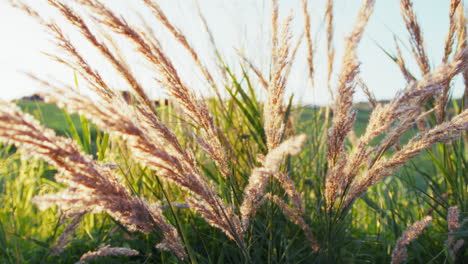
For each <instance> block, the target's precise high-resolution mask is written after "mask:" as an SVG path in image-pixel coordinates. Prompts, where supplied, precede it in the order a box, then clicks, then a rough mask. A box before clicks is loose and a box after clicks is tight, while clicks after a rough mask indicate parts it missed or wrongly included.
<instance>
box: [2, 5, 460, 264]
mask: <svg viewBox="0 0 468 264" xmlns="http://www.w3.org/2000/svg"><path fill="white" fill-rule="evenodd" d="M10 2H11V4H12V5H13V6H16V7H18V8H20V9H22V10H23V11H25V12H26V13H27V14H28V15H30V16H32V17H33V18H35V19H36V20H37V22H38V23H40V24H41V25H43V26H44V28H45V29H46V30H47V31H48V32H49V33H51V36H52V37H53V38H54V41H55V42H56V43H57V46H58V47H59V48H60V49H61V50H62V53H61V54H57V55H50V56H51V58H52V59H54V60H56V61H58V62H60V63H63V64H64V65H65V66H67V67H70V68H71V69H73V70H74V71H75V72H76V74H77V75H79V76H80V78H81V79H82V80H84V83H83V84H81V85H82V86H85V87H86V88H89V89H90V90H91V91H92V92H93V93H94V95H93V96H92V97H91V96H89V95H85V94H83V93H80V92H79V91H77V90H76V89H75V88H74V87H73V85H67V84H57V83H54V82H52V81H48V80H44V79H42V78H41V77H38V76H34V75H31V76H30V77H31V78H34V79H35V80H37V81H38V83H39V84H41V85H43V86H44V87H46V88H47V91H46V92H44V93H43V96H44V97H45V98H46V100H47V102H49V103H55V104H57V105H58V106H59V107H61V108H64V109H65V111H66V112H64V113H63V114H64V116H65V119H66V121H67V124H68V130H67V131H69V132H68V135H66V134H67V133H65V135H64V134H61V135H57V134H56V133H55V132H54V131H53V130H51V129H50V128H46V127H44V126H43V125H42V124H40V122H38V121H37V120H36V119H35V118H34V117H33V116H31V115H29V114H26V113H23V112H22V111H21V110H20V109H19V108H17V107H15V106H14V105H12V104H11V103H5V102H3V103H2V104H1V106H0V140H1V141H2V142H4V143H5V144H12V145H14V146H15V147H12V145H5V146H4V147H3V148H2V155H3V157H2V159H1V161H2V163H4V164H3V166H2V168H8V169H7V170H5V171H4V172H2V175H5V176H4V177H3V178H2V179H3V181H2V186H5V187H4V189H3V190H2V194H3V197H2V202H4V203H5V204H6V205H8V206H5V207H4V209H3V210H4V212H3V214H2V217H1V219H2V222H1V223H2V225H1V226H0V246H1V248H0V249H1V250H2V251H1V255H0V256H1V258H2V260H4V261H5V262H10V263H14V262H24V261H27V259H32V262H52V261H56V260H61V261H64V262H68V261H71V260H72V259H73V260H74V261H78V260H80V261H82V262H86V261H89V260H91V259H95V258H98V257H102V261H103V262H105V261H106V258H112V259H113V261H116V260H117V259H119V260H121V261H134V262H144V263H146V262H164V263H166V262H168V263H169V262H170V263H173V262H184V261H185V262H191V263H215V262H216V263H218V262H219V263H224V262H229V263H240V262H242V263H263V262H267V263H302V262H304V263H315V262H317V263H339V262H350V263H361V262H371V263H375V262H390V261H391V262H392V263H402V262H404V261H406V260H408V261H414V262H421V263H423V262H424V263H427V262H441V261H448V262H456V261H459V262H460V263H461V262H462V261H463V259H464V257H466V254H467V253H466V252H467V251H466V243H464V242H463V241H464V240H463V237H466V231H464V230H466V221H463V220H462V219H460V218H461V216H460V215H463V214H464V213H465V212H466V211H467V210H468V208H467V201H466V195H467V189H466V186H467V184H466V183H467V178H466V175H468V174H467V173H466V154H467V153H466V147H465V144H466V139H464V138H463V135H465V134H466V131H467V130H468V110H466V105H461V106H459V105H457V104H456V101H453V106H452V105H448V104H449V101H450V100H449V98H450V96H449V93H450V87H451V83H452V80H453V79H454V78H455V77H456V76H463V77H464V78H465V85H466V72H467V71H468V49H467V48H466V18H464V13H463V10H464V9H463V8H464V7H463V2H462V1H456V0H453V1H451V9H450V10H451V12H450V17H451V19H450V28H449V30H448V36H447V41H446V47H445V51H444V52H445V56H444V59H443V61H442V63H441V64H440V65H439V66H437V67H435V68H432V66H430V63H429V58H428V57H427V51H425V45H424V40H423V35H422V29H421V27H420V26H419V24H418V22H417V18H416V15H415V12H414V10H413V7H412V3H411V1H409V0H402V1H401V7H402V16H403V19H404V21H405V23H406V25H407V29H408V32H409V34H410V44H411V50H412V52H413V55H414V59H415V60H416V61H417V64H418V66H419V68H420V71H421V73H422V74H421V76H422V77H421V78H420V79H419V80H417V79H416V78H415V77H414V75H413V74H412V73H411V71H410V69H408V68H407V66H406V64H405V60H404V59H403V57H402V55H401V52H399V48H398V47H397V52H398V54H397V55H396V56H391V58H392V59H394V61H395V62H396V63H397V65H398V67H399V68H400V69H401V71H402V73H403V75H404V77H405V78H406V80H407V81H408V84H407V86H406V87H403V88H402V90H401V91H400V92H399V93H398V94H397V95H396V96H395V98H393V99H392V100H390V102H388V103H379V102H377V101H376V100H374V99H372V97H371V96H369V97H370V100H371V106H372V109H371V111H370V112H369V117H368V120H367V124H366V128H365V130H364V131H363V133H362V134H360V135H359V137H358V136H356V133H355V131H354V127H355V126H356V120H357V117H358V115H360V113H358V112H357V111H356V109H354V106H353V95H354V93H355V91H356V88H357V86H358V84H360V83H362V82H361V81H360V79H359V74H360V61H359V58H358V54H357V48H358V46H359V43H360V40H361V39H362V36H363V34H364V31H365V28H366V25H367V22H368V20H369V19H370V17H371V15H372V12H373V9H374V5H375V1H374V0H364V1H363V2H362V6H361V9H360V10H359V12H358V14H357V16H356V21H355V24H354V27H353V29H352V31H351V32H350V33H349V34H348V35H347V37H346V38H345V42H344V48H343V49H344V54H343V57H342V60H341V65H340V69H339V70H338V71H337V70H336V69H335V68H336V67H335V65H334V64H333V58H334V46H333V39H334V38H335V37H336V36H334V33H333V23H334V21H333V1H332V0H329V1H328V2H327V8H326V12H325V14H324V20H325V21H326V30H327V57H328V60H329V61H328V64H327V67H326V71H328V74H327V75H328V81H327V85H328V89H329V90H330V91H332V90H333V98H334V103H333V105H332V106H331V107H330V108H329V107H326V108H317V109H311V108H307V107H301V106H295V105H293V104H292V98H287V97H286V96H285V90H286V89H287V87H288V77H289V75H290V72H291V68H292V65H293V63H294V60H295V58H296V57H297V52H298V51H299V49H298V47H299V44H300V43H301V40H302V36H294V35H293V34H292V31H291V21H292V19H293V15H292V14H291V15H290V16H288V17H286V18H285V19H284V20H283V21H280V19H279V8H278V2H277V1H276V0H273V1H272V5H271V6H272V10H271V13H272V16H271V17H272V19H271V27H272V38H271V44H272V45H271V47H272V50H271V58H270V64H271V67H270V72H269V74H268V75H264V74H263V71H262V70H261V69H259V68H257V67H256V66H255V65H254V64H253V63H252V62H251V61H250V60H249V59H248V58H246V57H245V56H244V55H243V54H241V58H240V60H241V61H243V62H245V64H246V65H245V67H242V71H241V73H240V74H238V73H236V71H234V70H233V68H232V67H231V66H230V65H227V64H226V63H225V62H224V61H225V60H224V59H223V57H222V54H219V51H217V48H216V47H215V45H214V47H213V49H214V50H215V53H216V54H217V56H218V59H219V61H218V65H219V69H218V70H220V71H221V75H222V76H224V79H223V80H216V79H215V78H214V77H213V76H214V72H212V71H211V70H210V69H208V68H207V67H206V66H205V63H206V62H204V61H203V58H202V57H201V56H200V55H199V54H198V53H197V51H196V50H195V49H194V47H192V46H191V44H190V42H189V40H188V38H189V36H186V35H185V34H184V33H183V32H182V31H180V30H179V29H178V28H177V27H176V26H175V25H174V24H173V23H172V22H171V21H169V19H168V18H167V16H166V15H165V13H164V11H163V10H162V9H161V8H160V6H159V5H158V3H157V2H156V1H150V0H148V1H147V0H144V1H142V4H143V5H144V6H145V7H146V8H148V9H149V10H151V12H152V14H153V15H154V18H155V19H156V20H157V21H159V22H160V23H161V24H162V25H163V26H164V27H166V28H167V29H168V31H169V32H170V33H171V34H172V36H173V37H174V38H175V40H177V41H178V43H179V44H180V46H181V48H183V49H185V50H186V51H187V52H188V54H189V57H188V58H187V59H188V60H192V61H193V62H194V63H195V65H196V67H197V68H198V70H199V71H200V72H201V73H202V76H203V77H204V79H205V81H206V85H207V87H210V88H211V89H212V90H213V91H214V92H215V94H216V95H217V97H216V98H215V99H208V100H207V99H205V98H203V97H202V96H200V95H199V94H197V93H196V92H195V91H194V90H193V88H192V87H191V86H190V82H189V80H185V79H184V78H185V77H186V76H185V75H184V72H181V71H180V70H179V69H177V68H176V66H175V65H174V64H173V62H172V60H171V58H170V57H169V56H168V54H167V53H166V52H165V51H164V49H163V47H162V46H161V45H160V43H159V36H157V35H154V34H152V33H151V32H150V30H149V29H148V28H147V26H146V25H148V24H150V23H149V22H147V23H145V25H143V26H139V25H134V24H130V23H128V22H127V21H126V20H125V19H124V18H123V17H122V16H120V15H119V14H116V13H115V12H114V11H113V10H112V9H110V8H109V7H108V6H107V5H106V4H105V3H104V2H101V1H98V0H73V1H70V2H66V1H60V0H48V1H45V2H46V3H47V4H48V5H49V6H50V7H52V8H54V9H55V10H56V11H57V12H58V14H60V15H61V16H62V17H63V18H64V20H65V21H67V22H68V24H69V26H72V27H73V28H74V29H75V30H76V31H77V32H78V33H80V34H81V36H82V39H83V40H86V41H87V42H88V43H89V44H90V45H91V46H92V47H94V48H95V49H96V51H97V52H98V53H99V54H100V55H101V56H102V58H103V59H104V60H106V61H107V62H108V64H109V65H110V66H112V67H113V68H114V70H115V76H116V77H118V78H121V79H122V80H124V81H125V85H126V87H125V88H127V89H128V90H129V91H130V92H131V93H132V95H133V97H134V98H135V100H134V101H130V102H129V101H127V100H125V98H123V96H122V95H121V93H119V92H118V91H117V90H115V89H114V88H113V87H112V86H111V85H110V80H107V79H106V78H104V77H103V75H102V74H101V73H100V69H97V68H96V67H95V66H94V65H91V64H90V63H89V62H88V59H87V58H86V55H85V54H82V53H80V51H79V49H78V48H77V47H76V46H75V43H74V42H72V41H71V40H70V39H69V38H68V37H67V34H66V33H65V30H64V26H62V25H59V24H56V23H55V22H53V21H50V20H48V19H47V18H45V17H43V16H42V15H41V14H39V13H38V12H36V11H35V10H33V9H32V8H31V7H29V6H28V5H27V4H25V3H23V2H22V1H14V0H10ZM460 10H461V11H460ZM200 14H201V13H200ZM302 15H303V19H304V21H305V23H304V27H305V28H304V30H305V38H306V45H307V49H306V51H307V56H306V57H307V62H308V71H309V74H308V76H306V78H307V79H309V80H310V84H311V86H313V85H314V84H315V81H314V79H315V72H316V71H317V68H318V65H315V62H314V56H315V55H316V54H315V52H316V48H315V43H314V42H313V40H312V38H311V24H310V15H309V10H308V3H307V1H303V2H302ZM89 17H91V18H92V19H93V20H94V22H95V23H98V24H99V25H100V29H99V30H96V29H95V28H93V26H92V25H93V24H92V23H89ZM201 17H202V20H203V21H205V22H204V23H205V27H206V30H207V32H208V33H209V34H211V31H210V29H209V25H210V24H209V23H207V22H206V20H205V19H204V18H203V16H202V15H201ZM113 34H114V35H113ZM115 34H117V35H119V36H120V37H122V38H123V40H125V41H128V43H129V44H131V45H133V47H134V48H135V52H134V55H135V56H139V57H141V58H143V59H145V60H146V62H147V63H148V65H149V66H150V67H151V70H152V71H153V73H154V75H155V79H156V82H158V83H159V84H160V85H161V86H162V87H164V88H165V89H167V91H168V92H169V94H170V96H171V104H170V105H169V106H167V107H155V104H154V103H153V102H152V101H151V98H149V96H148V94H147V93H146V88H145V86H144V85H143V84H142V83H140V81H139V79H138V77H137V75H136V74H134V68H133V67H134V65H130V64H129V62H128V61H126V59H125V57H124V55H123V54H122V52H121V51H120V50H118V49H117V46H116V45H114V42H116V41H117V40H116V39H112V36H115ZM213 44H214V42H213ZM387 53H388V52H387ZM388 54H390V53H388ZM332 74H336V75H337V76H338V80H337V83H336V84H333V83H332V80H331V76H332ZM266 76H268V78H267V77H266ZM257 79H258V82H257V81H256V80H257ZM75 85H76V84H75ZM257 85H258V86H261V88H257V87H256V86H257ZM221 88H224V89H225V90H226V91H227V94H228V95H229V97H228V98H223V97H222V96H221V92H220V89H221ZM261 89H263V90H265V91H266V100H265V101H260V100H258V98H259V94H258V91H259V90H261ZM368 94H369V95H370V94H371V93H370V92H368ZM464 96H465V97H466V93H465V95H464ZM447 105H448V106H447ZM73 113H78V114H79V115H78V116H72V115H70V114H73ZM74 118H75V119H74ZM77 119H79V122H77ZM174 121H177V122H174ZM89 122H92V123H93V124H94V125H91V124H90V123H89ZM415 127H417V128H418V129H419V132H418V133H417V134H416V135H415ZM94 129H96V131H95V132H92V131H93V130H94ZM421 152H424V153H425V154H424V155H423V156H422V157H421V158H416V156H417V154H419V153H421ZM26 156H28V157H33V159H27V160H26V159H25V157H26ZM425 159H426V160H425ZM427 159H429V160H427ZM41 160H42V161H41ZM43 161H45V162H46V163H47V164H49V165H50V166H52V167H51V168H49V167H48V166H49V165H46V163H44V162H43ZM416 162H417V163H418V165H416V166H414V167H411V166H405V164H410V163H416ZM419 164H424V165H425V166H426V165H427V166H434V168H430V167H428V168H427V169H426V168H424V169H423V168H422V167H421V166H420V165H419ZM10 167H11V169H9V168H10ZM402 167H403V168H402ZM51 175H54V180H53V179H52V178H51ZM415 190H416V191H417V192H418V193H420V194H422V195H418V194H415V193H414V191H415ZM32 202H34V204H35V205H36V206H37V207H35V206H33V205H32ZM421 207H422V208H421ZM449 207H450V208H451V209H450V210H449ZM38 208H39V209H45V211H40V212H39V211H37V209H38ZM460 211H461V213H460ZM28 219H32V220H28ZM4 220H7V221H6V222H5V221H4ZM54 221H55V222H54ZM51 222H54V224H53V225H52V224H47V223H51ZM39 223H42V225H44V226H45V227H44V228H49V229H50V231H47V230H46V231H45V230H44V229H42V228H43V227H42V225H40V224H39ZM431 223H432V224H431ZM425 229H429V230H428V231H427V232H424V230H425ZM405 230H406V231H405ZM400 236H401V237H400ZM399 237H400V238H399ZM465 240H466V239H465ZM121 255H127V256H126V257H125V256H124V257H121ZM80 256H81V257H80ZM112 256H114V257H112ZM117 256H120V257H117Z"/></svg>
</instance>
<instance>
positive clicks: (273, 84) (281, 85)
mask: <svg viewBox="0 0 468 264" xmlns="http://www.w3.org/2000/svg"><path fill="white" fill-rule="evenodd" d="M291 20H292V16H291V15H290V16H288V17H287V18H286V20H285V22H284V23H283V26H282V29H281V33H280V36H279V40H278V41H279V42H278V45H274V47H275V48H276V49H275V50H273V51H272V53H273V54H274V55H273V58H274V60H273V61H274V62H275V63H274V64H273V66H272V67H273V68H272V73H271V79H270V82H269V83H268V94H267V99H266V103H265V105H264V108H263V113H264V120H265V121H264V128H265V134H266V137H267V147H268V149H269V150H272V149H274V148H275V147H277V146H278V145H279V144H280V143H281V141H282V139H283V136H284V131H285V124H284V121H285V120H284V117H283V103H284V102H283V100H284V98H283V97H284V90H285V88H286V82H287V77H288V74H289V70H288V69H289V67H288V65H290V63H292V62H291V53H290V40H291V37H292V36H291V32H290V23H291Z"/></svg>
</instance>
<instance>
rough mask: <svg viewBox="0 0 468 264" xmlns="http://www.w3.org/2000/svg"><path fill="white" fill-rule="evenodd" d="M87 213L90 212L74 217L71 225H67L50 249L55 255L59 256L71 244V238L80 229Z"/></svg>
mask: <svg viewBox="0 0 468 264" xmlns="http://www.w3.org/2000/svg"><path fill="white" fill-rule="evenodd" d="M87 213H88V212H87V211H85V212H83V213H81V214H78V215H77V216H75V217H73V220H72V221H71V222H70V224H68V225H67V227H66V228H65V230H63V232H62V234H60V236H59V237H58V238H57V240H55V243H54V244H53V245H52V246H51V247H50V249H51V251H52V254H53V255H59V254H60V253H62V252H63V251H64V250H65V248H66V247H67V246H68V245H69V244H70V242H71V240H72V239H71V236H72V235H73V233H75V231H76V229H77V228H78V225H79V224H80V223H81V220H83V217H84V215H85V214H87Z"/></svg>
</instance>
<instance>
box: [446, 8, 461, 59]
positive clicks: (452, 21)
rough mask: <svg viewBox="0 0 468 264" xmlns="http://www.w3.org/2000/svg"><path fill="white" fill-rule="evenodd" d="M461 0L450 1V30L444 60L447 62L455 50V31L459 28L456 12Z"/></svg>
mask: <svg viewBox="0 0 468 264" xmlns="http://www.w3.org/2000/svg"><path fill="white" fill-rule="evenodd" d="M460 3H461V0H451V1H450V10H449V30H448V32H447V37H446V38H445V47H444V57H443V59H442V62H444V63H446V62H447V61H448V59H449V56H450V55H451V54H452V51H453V44H454V40H455V32H456V30H457V26H458V25H457V21H456V20H457V15H456V14H455V13H456V11H457V9H458V7H459V5H460Z"/></svg>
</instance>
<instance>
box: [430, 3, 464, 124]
mask: <svg viewBox="0 0 468 264" xmlns="http://www.w3.org/2000/svg"><path fill="white" fill-rule="evenodd" d="M460 5H461V0H451V1H450V11H449V20H450V22H449V30H448V33H447V37H446V39H445V47H444V57H443V59H442V62H443V63H446V62H447V61H448V59H449V57H450V55H451V54H452V52H453V45H454V40H455V31H456V30H457V27H458V24H457V22H456V20H457V16H456V14H455V13H456V11H457V9H458V8H459V6H460ZM450 81H451V80H448V82H447V83H445V84H444V86H443V90H442V91H441V93H440V94H439V95H438V96H436V105H437V119H438V121H439V123H440V122H442V121H443V120H444V119H445V117H446V111H445V108H446V105H447V102H448V99H449V91H450V83H451V82H450Z"/></svg>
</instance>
